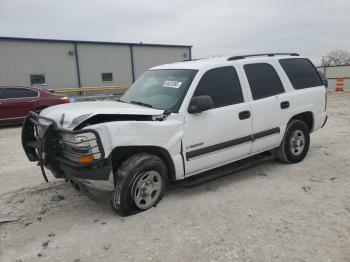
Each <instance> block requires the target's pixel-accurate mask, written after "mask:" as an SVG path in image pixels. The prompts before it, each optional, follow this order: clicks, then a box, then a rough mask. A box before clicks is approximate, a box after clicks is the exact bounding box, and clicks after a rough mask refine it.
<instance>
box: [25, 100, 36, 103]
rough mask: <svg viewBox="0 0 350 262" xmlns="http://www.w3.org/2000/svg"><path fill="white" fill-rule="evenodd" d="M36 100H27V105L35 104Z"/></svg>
mask: <svg viewBox="0 0 350 262" xmlns="http://www.w3.org/2000/svg"><path fill="white" fill-rule="evenodd" d="M35 101H36V100H29V101H27V103H33V102H35Z"/></svg>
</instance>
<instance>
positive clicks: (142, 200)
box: [111, 153, 167, 216]
mask: <svg viewBox="0 0 350 262" xmlns="http://www.w3.org/2000/svg"><path fill="white" fill-rule="evenodd" d="M115 178H116V186H115V190H114V192H112V197H111V204H112V207H113V208H114V209H115V210H116V211H117V212H118V213H119V214H121V215H123V216H128V215H132V214H135V213H137V212H140V211H144V210H147V209H150V208H151V207H153V206H155V205H156V204H157V203H158V202H159V201H160V200H161V198H162V196H163V193H164V188H165V185H166V178H167V168H166V165H165V163H164V161H163V160H162V159H161V158H159V157H158V156H156V155H153V154H149V153H138V154H135V155H133V156H131V157H129V158H128V159H126V160H125V161H124V162H123V163H122V164H121V165H120V167H119V168H118V169H117V170H116V172H115Z"/></svg>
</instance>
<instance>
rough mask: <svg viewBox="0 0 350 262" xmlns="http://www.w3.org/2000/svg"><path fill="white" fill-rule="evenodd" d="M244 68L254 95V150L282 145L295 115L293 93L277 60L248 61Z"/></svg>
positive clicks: (252, 95) (255, 151)
mask: <svg viewBox="0 0 350 262" xmlns="http://www.w3.org/2000/svg"><path fill="white" fill-rule="evenodd" d="M243 69H244V72H245V74H246V78H247V82H248V85H249V86H250V92H251V98H252V116H253V147H252V153H253V154H254V153H258V152H261V151H264V150H267V149H271V148H273V147H277V146H279V144H280V143H281V141H282V138H283V135H284V131H285V128H286V125H287V123H288V121H289V119H290V118H291V117H292V116H293V115H294V111H293V97H292V96H291V94H290V92H287V91H286V89H285V87H284V85H283V83H282V81H281V78H280V76H279V75H278V73H277V71H276V69H275V66H274V64H273V62H269V63H265V62H264V63H246V64H244V66H243ZM277 70H278V68H277Z"/></svg>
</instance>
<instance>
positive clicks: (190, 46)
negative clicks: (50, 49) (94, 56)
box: [0, 36, 192, 48]
mask: <svg viewBox="0 0 350 262" xmlns="http://www.w3.org/2000/svg"><path fill="white" fill-rule="evenodd" d="M0 40H18V41H37V42H55V43H78V44H79V43H82V44H100V45H127V46H154V47H187V48H192V45H172V44H151V43H128V42H105V41H90V40H68V39H49V38H30V37H11V36H0Z"/></svg>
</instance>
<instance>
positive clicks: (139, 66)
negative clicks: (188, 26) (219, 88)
mask: <svg viewBox="0 0 350 262" xmlns="http://www.w3.org/2000/svg"><path fill="white" fill-rule="evenodd" d="M75 48H76V49H75ZM131 48H132V51H131ZM76 51H77V52H76ZM132 58H133V59H132ZM189 58H190V47H189V46H163V45H147V44H146V45H143V44H128V43H103V42H86V41H85V42H84V41H81V42H79V41H77V42H75V41H64V40H45V39H33V40H29V39H15V38H11V39H8V38H0V85H30V74H44V75H45V78H46V85H45V86H44V87H45V88H48V89H50V88H60V87H78V86H79V76H80V86H83V87H87V86H102V85H129V84H131V83H132V82H133V78H135V79H136V78H137V77H138V76H140V75H141V74H142V73H143V72H144V71H145V70H147V69H148V68H150V67H153V66H156V65H160V64H165V63H173V62H177V61H183V60H187V59H189ZM77 61H78V63H77ZM132 62H133V63H132ZM132 66H133V67H132ZM78 69H79V70H78ZM78 71H79V73H80V74H78ZM102 73H112V74H113V81H110V82H103V81H102V75H101V74H102ZM133 74H134V77H133Z"/></svg>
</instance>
